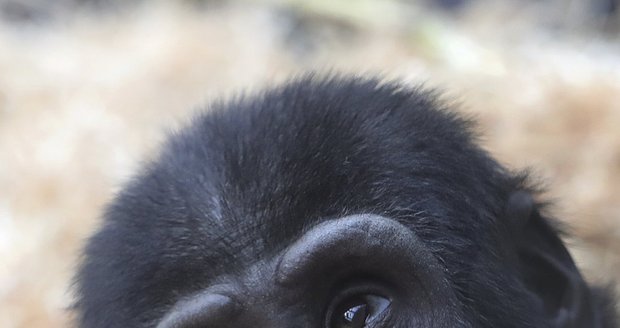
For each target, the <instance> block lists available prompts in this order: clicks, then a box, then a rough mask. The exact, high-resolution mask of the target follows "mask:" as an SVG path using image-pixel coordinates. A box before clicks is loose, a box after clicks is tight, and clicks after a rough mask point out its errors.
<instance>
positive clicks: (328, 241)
mask: <svg viewBox="0 0 620 328" xmlns="http://www.w3.org/2000/svg"><path fill="white" fill-rule="evenodd" d="M472 139H473V137H472V132H471V129H470V124H469V122H467V121H466V120H463V119H462V118H460V117H459V116H458V115H456V114H454V113H452V112H450V111H449V110H447V109H446V108H443V107H442V105H441V104H439V103H438V102H436V100H435V97H434V95H433V94H432V93H429V92H425V91H421V90H418V89H413V90H411V89H407V88H406V87H404V86H401V85H398V84H391V83H380V82H379V81H376V80H367V79H357V78H353V79H347V78H331V79H327V80H318V79H315V78H312V77H308V78H304V79H301V80H298V81H294V82H292V83H289V84H286V85H283V86H281V87H279V88H275V89H273V90H270V91H267V92H265V93H263V94H262V95H260V96H257V97H254V98H246V99H240V100H237V101H235V102H232V103H229V104H227V105H221V104H220V105H216V106H214V108H213V109H212V110H210V111H208V113H204V114H202V115H199V116H198V117H196V118H195V120H194V122H193V124H191V125H190V126H189V127H187V128H186V129H184V130H182V131H180V132H179V133H178V134H176V135H174V136H173V137H172V138H171V139H170V141H169V143H168V144H167V145H166V147H164V149H163V152H162V153H161V155H160V156H159V158H158V159H157V160H156V161H154V162H153V163H151V164H150V165H148V166H147V167H146V168H145V169H144V170H143V171H142V173H141V174H140V175H139V176H138V177H136V178H135V179H134V180H133V181H132V182H131V183H129V184H128V186H126V188H125V189H124V191H122V192H121V193H120V194H119V195H118V197H117V198H116V200H115V201H114V202H113V203H112V204H111V205H110V206H109V207H108V209H107V212H106V213H105V221H104V223H103V226H102V227H101V229H100V230H99V232H97V233H96V234H95V235H94V236H93V237H92V239H91V240H90V241H89V243H88V245H87V247H86V250H85V258H84V261H83V263H82V266H81V268H80V270H79V273H78V275H77V294H78V299H77V306H76V308H77V311H78V317H79V325H80V327H85V328H94V327H159V328H172V327H175V328H190V327H220V328H233V327H299V328H302V327H325V328H337V327H343V328H344V327H351V328H361V327H372V328H379V327H614V323H613V322H612V321H613V318H612V317H613V315H612V309H611V306H610V302H608V299H607V298H605V297H603V296H602V295H603V294H602V293H599V292H595V291H594V290H592V289H591V288H589V287H588V286H587V285H586V283H585V282H584V280H583V279H582V277H581V276H580V274H579V272H578V270H577V268H576V267H575V264H574V263H573V261H572V259H571V257H570V255H569V254H568V252H567V251H566V249H565V248H564V246H563V244H562V242H561V240H560V239H559V238H558V236H557V234H556V232H555V231H554V230H553V228H552V227H551V225H550V223H549V221H548V219H546V218H545V217H544V216H543V215H542V214H541V211H540V205H539V204H537V203H536V202H535V201H534V199H533V196H532V192H531V191H530V188H528V186H527V183H526V182H525V178H524V177H523V176H522V175H513V174H511V173H510V172H508V171H507V170H506V169H504V168H503V167H501V166H500V165H499V164H498V163H497V162H495V161H494V160H493V159H491V158H490V157H489V156H488V155H487V153H485V152H484V151H483V150H481V149H480V148H479V147H478V146H476V145H475V144H474V143H473V141H472Z"/></svg>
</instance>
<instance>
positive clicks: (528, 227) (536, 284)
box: [506, 191, 594, 327]
mask: <svg viewBox="0 0 620 328" xmlns="http://www.w3.org/2000/svg"><path fill="white" fill-rule="evenodd" d="M506 212H507V213H506V214H507V216H508V218H509V219H510V220H511V222H512V223H513V228H514V229H515V230H516V233H515V239H516V240H515V241H516V245H517V252H518V267H519V272H520V274H521V277H522V281H523V282H524V284H525V286H526V287H527V289H528V290H529V291H530V292H531V293H532V296H533V299H535V300H536V301H537V302H538V303H539V306H540V308H541V310H542V311H543V313H545V315H546V316H547V318H548V320H549V323H550V325H551V326H550V327H581V326H582V325H581V323H582V322H594V321H593V320H592V317H591V316H593V312H592V308H591V306H592V304H591V301H590V291H589V289H588V287H587V285H586V283H585V281H584V280H583V278H582V277H581V274H580V273H579V270H578V269H577V267H576V265H575V263H574V262H573V259H572V258H571V256H570V254H569V253H568V251H567V249H566V247H564V244H563V243H562V240H561V239H560V237H559V236H558V233H557V232H556V231H555V230H554V229H553V227H552V226H551V225H550V223H549V220H548V219H546V218H544V217H543V216H542V215H541V214H540V211H539V208H538V205H537V204H536V203H535V201H534V199H533V197H532V196H531V194H530V193H528V192H525V191H517V192H515V193H513V194H512V195H511V196H510V198H509V200H508V203H507V208H506Z"/></svg>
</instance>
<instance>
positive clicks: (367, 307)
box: [327, 294, 390, 328]
mask: <svg viewBox="0 0 620 328" xmlns="http://www.w3.org/2000/svg"><path fill="white" fill-rule="evenodd" d="M389 305H390V300H388V299H387V298H385V297H382V296H378V295H373V294H363V295H355V296H351V297H348V298H344V299H343V300H342V301H340V302H336V303H335V305H334V306H332V307H330V310H329V311H328V318H327V319H328V322H327V328H363V327H367V324H369V323H371V322H372V321H374V320H375V319H377V318H378V317H380V316H381V315H382V314H383V312H384V311H385V309H387V307H388V306H389Z"/></svg>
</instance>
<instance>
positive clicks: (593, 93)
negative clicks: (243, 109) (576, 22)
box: [0, 1, 620, 327]
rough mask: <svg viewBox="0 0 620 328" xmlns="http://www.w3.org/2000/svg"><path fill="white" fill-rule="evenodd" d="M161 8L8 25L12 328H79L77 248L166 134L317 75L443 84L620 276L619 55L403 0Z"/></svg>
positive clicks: (3, 174) (1, 62) (596, 275)
mask: <svg viewBox="0 0 620 328" xmlns="http://www.w3.org/2000/svg"><path fill="white" fill-rule="evenodd" d="M283 2H284V3H286V2H287V1H283ZM283 2H277V3H283ZM154 3H155V4H154V5H152V7H151V8H145V9H137V10H135V11H131V12H127V13H126V14H120V15H107V16H104V17H98V18H94V17H90V16H87V15H75V16H74V17H68V18H67V19H62V20H60V21H59V22H57V23H54V24H53V25H51V26H39V27H37V26H25V25H2V26H0V327H67V326H70V324H69V318H70V315H68V311H67V310H66V308H67V307H68V306H69V305H70V301H71V294H70V292H69V283H70V277H71V274H72V271H73V270H74V268H75V263H76V260H77V257H78V250H79V248H80V245H81V244H82V242H83V240H84V239H85V238H86V237H87V236H88V235H89V233H90V232H91V231H92V230H93V228H94V227H95V226H96V224H97V219H98V214H99V211H100V209H101V206H102V205H103V204H104V203H105V201H106V200H108V199H109V198H110V197H111V195H112V194H113V192H114V191H115V190H117V188H118V186H119V184H120V183H122V182H123V181H124V180H125V179H127V177H129V176H130V174H131V172H133V171H134V169H135V168H136V166H137V165H138V164H139V163H140V161H141V160H142V159H144V158H146V157H148V155H149V154H150V153H151V152H152V151H154V150H156V149H157V145H158V143H159V142H160V141H161V138H162V136H163V134H164V133H165V131H167V130H170V129H173V128H175V127H176V126H178V124H179V123H180V122H182V121H183V120H184V119H186V118H187V117H188V116H189V115H190V114H191V113H192V111H193V110H195V109H197V108H199V107H201V106H202V105H203V104H205V103H207V102H208V101H210V100H212V99H215V98H219V97H222V96H226V95H231V94H232V93H233V92H235V91H238V90H256V89H259V88H260V87H262V86H265V85H268V84H271V83H274V82H277V81H282V80H284V79H285V78H286V77H290V76H292V75H294V74H298V73H300V72H304V71H307V70H317V71H327V70H332V71H342V72H356V73H363V72H371V73H372V72H374V73H383V74H384V75H386V76H388V77H398V78H401V79H404V80H405V81H408V82H410V83H419V82H426V83H427V84H428V85H430V86H441V88H442V89H443V90H445V91H446V93H447V96H448V97H449V98H450V99H453V100H454V101H455V102H458V103H459V104H460V106H461V108H462V110H463V111H465V112H469V113H475V114H476V115H477V116H478V117H479V120H480V123H481V130H482V131H483V133H484V135H485V138H484V140H483V142H484V145H485V147H487V148H488V149H489V150H491V151H492V152H493V153H494V154H495V155H496V156H497V157H498V158H499V159H501V161H502V162H503V163H506V164H507V165H509V166H511V167H513V168H524V167H534V168H536V171H535V172H537V174H538V176H539V177H540V178H541V180H543V181H545V182H546V185H548V186H549V191H550V192H549V193H548V195H549V197H550V198H552V199H557V202H556V204H557V206H556V207H555V210H556V211H555V212H556V214H557V215H558V216H559V217H560V218H561V219H563V220H564V221H565V222H567V223H569V224H570V225H571V226H572V227H573V232H574V235H575V236H576V237H575V238H574V240H572V241H571V246H572V251H573V253H574V254H575V256H576V258H577V259H578V262H579V263H580V265H581V267H582V268H583V269H584V270H585V272H587V274H588V276H589V277H590V278H591V279H592V280H596V281H605V280H608V279H611V278H614V279H620V97H619V96H618V95H619V94H620V48H619V47H618V45H617V44H618V41H617V40H604V39H602V38H600V37H598V36H596V35H597V34H596V33H595V32H593V31H589V32H588V31H586V32H583V31H573V30H572V27H571V26H568V27H563V28H560V29H559V30H550V29H544V28H540V27H536V26H533V25H536V24H527V23H525V22H527V20H525V19H524V18H523V17H527V15H531V13H527V12H526V11H525V10H523V11H514V10H512V11H511V10H506V9H502V8H491V9H489V8H479V9H473V10H472V11H471V13H467V14H465V15H464V16H463V17H461V18H459V19H456V18H454V17H451V16H448V15H446V16H429V15H427V14H425V13H423V12H418V11H416V10H408V11H406V10H403V8H402V6H403V4H402V3H403V2H392V1H383V2H378V1H377V2H371V1H360V2H359V3H358V5H356V6H355V7H351V6H349V7H345V6H338V5H335V4H334V2H325V1H314V2H312V1H309V2H301V4H297V5H290V6H287V5H285V4H279V5H278V4H277V3H276V1H272V2H270V4H266V3H265V2H260V3H259V2H247V3H245V4H243V5H242V4H239V3H237V4H232V5H221V6H216V7H215V8H213V9H210V10H207V11H196V10H189V9H184V8H181V7H178V6H172V5H163V4H161V3H160V2H154ZM168 3H170V2H168ZM297 3H299V2H297ZM337 3H339V2H337ZM274 7H275V8H278V9H274ZM414 9H415V8H414Z"/></svg>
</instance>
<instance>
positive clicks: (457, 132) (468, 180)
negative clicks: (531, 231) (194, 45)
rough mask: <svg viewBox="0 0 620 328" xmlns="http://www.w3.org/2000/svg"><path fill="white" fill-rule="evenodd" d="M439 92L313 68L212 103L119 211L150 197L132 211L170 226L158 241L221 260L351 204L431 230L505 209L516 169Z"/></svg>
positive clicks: (155, 228) (240, 258)
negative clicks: (481, 142)
mask: <svg viewBox="0 0 620 328" xmlns="http://www.w3.org/2000/svg"><path fill="white" fill-rule="evenodd" d="M336 90H337V91H336ZM434 97H435V95H434V94H432V93H429V92H423V91H420V90H418V89H404V88H403V87H402V86H400V85H396V84H391V83H382V82H380V81H377V80H360V79H339V78H332V79H328V80H320V81H315V80H313V79H312V78H311V77H307V78H304V79H300V80H298V81H297V82H294V83H290V84H287V85H285V86H282V87H279V88H275V89H272V90H271V91H268V92H267V93H264V94H261V95H260V96H258V97H257V98H252V101H246V100H245V99H244V98H239V99H236V100H235V101H233V102H231V103H227V104H219V105H215V106H214V107H213V108H211V109H209V110H208V111H206V112H205V113H203V114H201V115H199V116H197V117H195V118H194V120H193V122H192V124H191V127H190V128H189V129H185V130H183V131H181V132H180V133H178V134H176V135H174V136H173V137H172V138H171V140H170V141H169V143H168V144H167V145H165V147H164V149H163V151H162V154H161V155H160V158H159V159H158V160H156V161H154V162H153V163H152V165H150V167H149V168H148V169H147V170H146V171H145V172H144V174H143V175H142V177H141V179H138V180H136V181H139V182H137V183H136V184H134V185H133V186H132V187H130V188H128V190H127V191H126V193H127V196H128V197H130V196H131V195H137V196H136V199H135V204H131V202H125V203H123V204H121V205H120V206H128V205H129V207H130V208H124V209H119V208H116V209H115V208H114V207H113V208H112V209H111V210H112V211H116V210H118V211H120V212H132V211H140V209H141V208H150V210H143V211H144V213H147V212H148V213H158V215H159V217H157V218H154V217H144V216H143V215H141V213H132V214H131V215H130V216H131V217H132V219H131V222H133V223H132V224H137V226H139V230H140V233H139V234H141V235H143V236H148V234H149V232H152V233H158V234H161V233H168V234H172V235H173V238H156V236H151V237H153V238H150V239H151V240H152V243H157V241H156V240H165V241H166V242H167V244H165V245H155V246H156V248H154V249H158V250H160V251H161V252H164V253H169V254H171V256H172V254H174V256H175V257H176V258H178V257H180V256H181V255H183V254H187V256H188V257H191V258H193V259H202V260H205V261H206V262H207V263H217V264H218V265H222V267H225V266H230V265H234V263H228V262H229V261H237V262H239V263H246V259H247V258H254V259H255V258H257V256H258V254H263V255H264V254H270V253H271V252H275V251H278V249H276V248H275V247H277V245H285V244H286V243H283V242H282V241H283V240H286V239H290V238H295V236H298V235H299V234H300V233H302V232H303V231H304V230H305V229H307V228H309V227H311V226H312V225H314V224H316V223H318V222H320V221H323V220H328V219H330V218H334V217H337V216H338V217H339V216H343V215H348V214H355V213H373V214H378V215H386V216H390V217H393V218H395V219H397V220H399V221H401V222H404V223H406V224H408V225H410V226H416V233H418V234H420V235H421V236H422V237H423V239H424V237H425V235H428V236H427V237H428V238H426V239H427V240H433V241H434V242H437V241H440V240H441V239H445V238H446V236H445V233H446V231H442V234H444V236H438V237H439V238H435V239H433V238H431V237H433V236H432V233H433V232H434V231H436V230H440V229H439V227H440V226H441V225H443V224H444V223H448V222H449V226H450V227H451V229H452V230H454V231H460V232H461V233H466V232H467V230H468V229H472V233H473V232H474V231H477V232H478V233H479V231H481V230H480V229H478V230H475V229H474V228H476V227H478V226H480V225H483V224H489V223H490V222H485V220H491V217H493V215H490V214H489V213H493V212H497V211H499V210H500V209H497V208H493V207H492V206H493V205H491V204H499V203H500V202H498V201H496V199H497V197H503V195H504V194H505V192H506V190H502V189H501V188H506V186H507V184H506V183H505V180H506V179H507V178H504V176H506V175H505V174H504V172H502V171H501V169H500V168H499V166H498V165H497V164H496V163H494V162H493V161H492V160H491V159H490V158H488V157H487V156H486V155H485V154H484V153H483V152H482V151H481V150H479V149H478V148H477V147H475V146H474V145H473V144H472V142H471V139H472V136H471V133H470V130H469V124H468V122H467V121H465V120H463V119H461V118H459V117H457V116H456V115H454V114H453V113H451V112H449V111H448V110H442V109H441V108H440V107H441V104H438V103H435V101H434V100H433V99H434ZM437 109H440V110H437ZM501 186H503V187H501ZM134 205H135V206H134ZM448 205H449V206H448ZM154 208H155V209H154ZM485 212H486V213H485ZM116 217H118V216H116ZM147 221H148V222H147ZM162 226H164V227H165V228H166V229H161V228H162ZM444 230H445V229H444ZM482 231H484V230H482ZM267 236H269V238H267ZM452 242H454V240H452ZM187 243H192V245H191V246H192V247H188V245H187ZM453 246H454V245H453ZM455 248H456V247H455ZM179 252H181V253H179ZM231 254H236V255H235V256H230V255H231Z"/></svg>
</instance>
